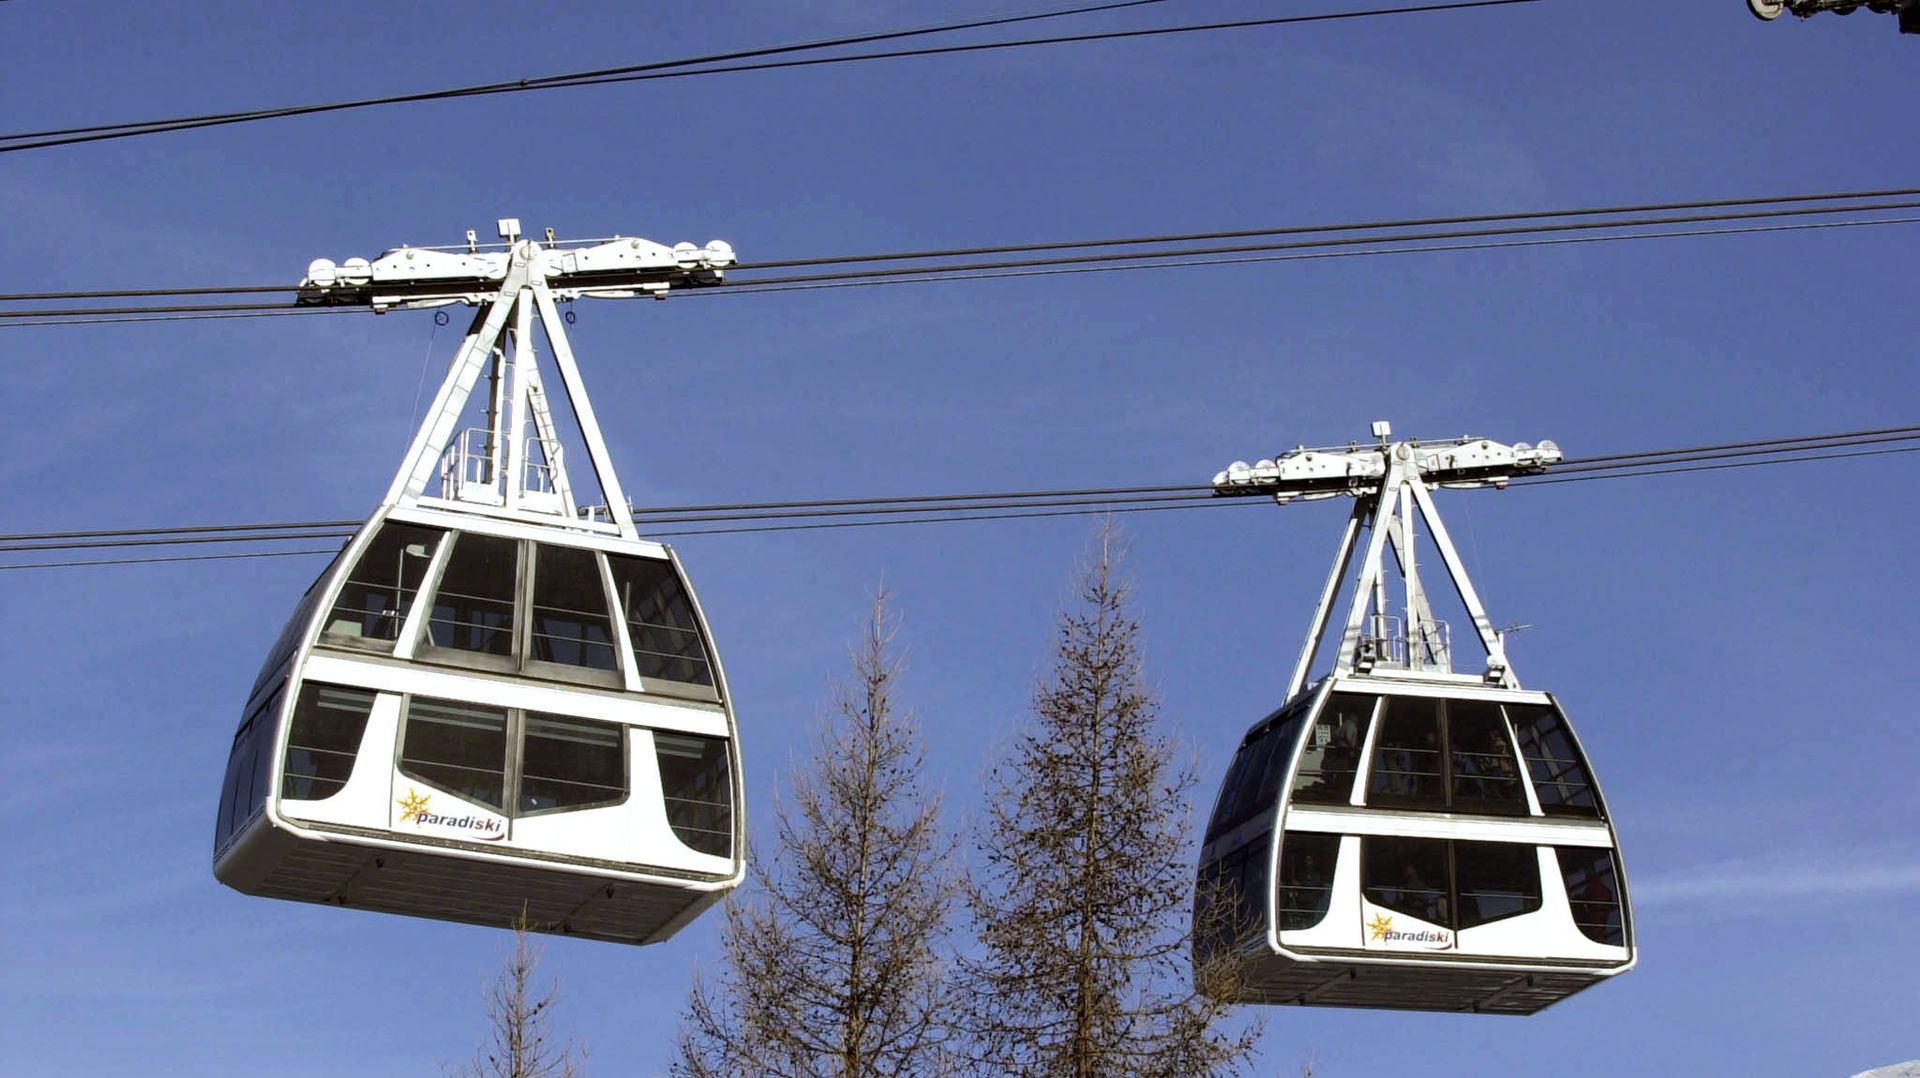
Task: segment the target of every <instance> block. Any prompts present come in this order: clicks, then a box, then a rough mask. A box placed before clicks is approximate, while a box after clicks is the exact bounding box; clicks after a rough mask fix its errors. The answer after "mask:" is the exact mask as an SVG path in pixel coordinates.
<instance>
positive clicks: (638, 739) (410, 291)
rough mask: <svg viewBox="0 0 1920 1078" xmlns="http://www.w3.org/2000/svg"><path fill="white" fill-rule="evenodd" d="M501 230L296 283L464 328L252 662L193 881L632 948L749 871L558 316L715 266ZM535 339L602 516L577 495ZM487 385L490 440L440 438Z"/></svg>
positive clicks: (685, 671)
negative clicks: (405, 437) (458, 305)
mask: <svg viewBox="0 0 1920 1078" xmlns="http://www.w3.org/2000/svg"><path fill="white" fill-rule="evenodd" d="M517 233H518V226H517V222H511V221H503V222H502V233H501V234H502V238H503V239H505V240H507V244H506V245H505V249H504V250H501V251H497V252H487V253H482V252H480V251H479V250H478V245H477V244H473V243H472V234H471V233H469V249H468V250H467V251H466V252H464V253H461V252H453V253H449V252H447V251H443V250H436V249H428V248H402V249H401V250H399V251H396V252H392V253H390V254H388V255H386V256H383V257H382V258H381V259H380V260H379V261H376V262H373V263H371V264H369V263H366V262H358V263H357V264H356V263H355V262H349V263H347V264H346V265H345V266H343V267H335V266H333V265H332V263H330V262H324V260H323V261H322V262H318V263H316V264H315V266H314V267H313V268H312V269H310V271H309V274H308V278H307V281H306V282H305V284H303V286H302V297H303V299H305V300H306V301H308V302H318V303H366V304H368V305H371V306H373V307H374V308H375V309H377V310H383V311H384V310H387V309H390V308H395V307H407V306H426V305H439V304H444V303H447V302H449V301H451V300H465V301H466V302H473V303H475V304H476V305H477V306H479V307H480V308H481V310H480V312H479V313H478V314H477V315H476V317H475V319H474V321H473V325H472V328H471V329H470V330H469V332H468V334H467V336H466V339H465V341H464V342H463V344H462V345H461V348H460V350H459V352H458V353H457V354H456V356H455V358H454V361H453V363H452V366H451V368H450V369H449V372H448V375H447V379H446V381H445V383H444V384H443V385H442V387H441V389H440V392H439V395H438V397H437V399H436V400H435V401H434V403H433V406H432V407H431V408H430V409H429V411H428V418H427V419H426V421H425V422H424V423H423V424H422V426H421V428H420V430H419V431H418V433H417V434H416V436H415V439H414V443H413V446H412V449H411V450H410V452H409V456H408V458H407V460H406V461H405V462H404V463H403V465H402V467H401V469H400V472H399V474H398V475H397V476H396V477H395V479H394V483H393V486H392V488H391V489H390V490H389V492H388V495H387V497H386V499H385V500H384V502H383V503H382V504H381V506H380V508H379V509H378V510H377V511H375V512H374V514H373V515H372V517H371V518H369V519H368V520H367V522H366V524H365V525H363V526H362V527H361V528H360V529H359V531H358V532H357V533H356V534H355V535H354V536H353V538H352V539H351V540H350V541H349V542H348V543H347V544H346V546H345V547H344V548H343V549H342V550H341V552H340V553H339V555H338V556H337V557H336V558H335V559H334V561H333V563H332V564H331V565H330V566H329V567H328V568H327V569H326V570H325V571H324V572H322V573H321V574H320V577H319V579H317V580H315V581H314V583H313V586H312V587H310V588H309V589H308V590H307V592H306V595H305V596H304V598H302V599H301V601H300V603H299V605H298V606H297V607H296V608H295V609H294V612H293V615H292V617H291V618H289V619H288V621H287V624H286V627H285V629H284V630H283V631H282V632H281V634H280V637H279V639H278V641H276V642H275V643H274V644H273V646H272V648H271V649H270V650H269V653H268V656H267V659H266V662H265V663H264V664H263V666H262V667H261V670H260V674H259V677H258V678H257V679H256V680H255V682H254V685H253V689H252V691H251V692H250V693H249V695H248V700H247V703H246V706H245V708H244V709H243V710H242V717H241V721H240V725H239V729H238V731H237V732H236V733H235V735H234V739H233V748H232V753H231V756H230V758H229V760H228V763H227V773H226V781H225V783H224V786H223V789H222V792H221V797H220V805H219V809H218V814H217V820H216V824H215V836H214V857H213V870H214V875H215V876H216V877H217V878H218V879H219V880H220V881H221V882H222V883H224V884H226V885H227V886H229V887H232V888H234V889H236V890H239V891H242V892H244V893H246V894H251V895H260V896H264V897H269V898H283V899H292V900H296V901H303V902H317V903H328V904H333V905H339V906H350V907H354V908H358V909H367V910H378V911H383V912H388V913H398V914H408V915H412V916H418V917H429V918H436V919H443V920H451V921H463V922H471V923H476V924H483V925H493V926H503V927H505V926H513V925H516V924H524V925H525V926H526V927H528V928H531V929H533V930H537V931H545V932H556V933H570V934H573V935H578V936H584V937H588V938H593V939H602V940H611V941H618V942H624V943H635V944H641V943H651V942H655V941H658V940H663V939H666V938H667V937H669V936H671V935H673V933H674V932H675V931H677V930H678V929H679V928H680V927H682V926H683V925H685V924H687V923H688V922H690V921H691V920H693V918H695V917H696V916H698V915H699V913H700V912H701V911H702V910H704V909H706V908H707V907H708V906H710V905H711V904H713V903H714V902H715V901H717V900H718V899H719V898H720V897H721V896H722V895H724V894H725V893H726V892H727V891H728V890H729V889H731V888H732V887H734V886H735V885H737V884H738V883H739V882H740V880H741V878H742V875H743V873H744V868H745V856H744V855H745V838H744V836H743V834H742V833H741V821H742V820H743V819H744V809H743V804H742V800H741V790H740V785H741V784H740V754H739V748H738V744H737V740H736V729H735V722H734V714H733V709H732V704H731V699H730V697H729V695H728V692H727V683H726V676H725V673H724V671H723V670H722V668H721V665H720V658H719V655H718V653H717V652H716V651H715V650H714V646H713V640H712V636H711V634H710V632H709V631H708V627H707V623H706V619H705V617H704V616H703V615H702V613H701V610H700V605H699V602H698V600H697V599H696V598H695V596H694V592H693V589H692V587H691V585H690V584H689V583H688V581H687V577H686V574H685V572H684V571H683V570H682V567H681V565H680V562H679V560H678V559H677V558H676V557H675V556H674V554H673V552H672V551H671V550H670V549H668V548H667V547H665V546H662V545H661V544H658V543H654V542H648V541H646V540H644V539H642V538H640V537H639V535H638V534H637V531H636V529H635V526H634V522H633V519H632V515H631V513H630V511H629V510H628V508H627V504H626V500H625V497H624V495H623V494H622V492H621V487H620V484H619V481H618V478H617V477H616V476H615V475H614V472H613V470H612V468H611V466H610V463H609V462H608V459H607V451H606V446H605V444H604V441H603V440H602V438H601V435H600V430H599V427H598V425H597V423H596V420H595V417H594V413H593V410H592V406H591V404H590V403H589V402H588V400H587V397H586V394H585V392H584V389H583V387H582V386H581V384H580V381H579V374H578V370H577V368H576V366H575V363H574V359H573V355H572V352H571V349H570V348H569V346H568V344H567V341H566V335H565V332H564V330H563V329H562V328H561V326H560V320H559V319H558V318H557V317H555V306H554V300H555V296H556V295H559V296H561V297H562V298H573V297H574V296H577V295H583V294H584V295H596V294H614V295H634V294H660V293H662V292H663V291H664V290H665V289H666V288H669V287H676V286H693V285H706V284H713V283H717V282H718V281H719V280H720V271H721V267H723V266H725V265H727V264H730V262H731V260H732V251H731V249H730V248H727V247H726V246H725V245H724V244H719V243H715V244H710V245H708V247H706V248H700V249H695V248H692V247H691V245H682V246H681V247H680V248H667V247H664V246H661V245H659V244H653V243H649V242H647V241H642V240H625V239H622V240H618V241H614V242H609V243H606V244H601V245H599V246H596V247H588V248H584V249H571V250H569V249H560V248H553V249H543V248H542V247H541V245H539V244H536V243H532V242H523V241H520V240H519V239H518V234H517ZM549 241H550V242H551V237H549ZM583 272H591V273H592V274H593V276H592V277H590V278H589V277H584V276H581V274H582V273H583ZM534 321H539V322H541V323H542V324H543V326H544V328H545V330H546V338H547V340H548V342H549V344H550V345H551V351H552V354H553V358H554V360H555V363H556V366H557V367H558V369H559V372H560V375H561V379H562V382H563V384H564V387H565V390H566V392H567V395H568V398H569V400H570V401H571V404H572V409H573V413H574V418H575V419H576V420H577V424H578V427H579V433H580V436H581V440H582V441H583V442H584V443H585V446H586V449H587V456H588V458H589V463H590V464H591V466H592V469H593V471H594V473H595V475H596V476H597V478H598V481H599V486H600V491H601V493H602V494H604V495H605V498H606V502H605V505H604V506H600V507H595V508H582V507H580V506H579V505H577V504H576V501H575V495H574V488H573V483H572V478H571V477H570V475H569V473H568V470H567V468H566V467H565V461H564V454H563V452H562V443H561V441H560V439H559V437H558V434H557V430H556V427H555V421H554V417H553V414H552V410H551V409H550V408H549V406H548V402H547V400H546V397H545V395H544V390H543V387H542V383H541V380H540V375H539V371H538V369H537V365H536V363H535V357H534V342H533V339H532V323H533V322H534ZM483 371H484V372H485V373H487V375H488V381H489V387H490V393H489V395H488V397H487V399H486V401H485V426H481V427H475V428H472V429H469V430H466V431H464V432H462V433H460V434H459V435H458V436H455V434H454V430H455V427H456V426H457V424H458V422H459V420H460V418H461V417H462V415H463V412H464V411H465V409H466V406H467V398H468V396H469V394H470V393H471V390H472V389H473V388H474V387H475V385H476V384H477V383H478V381H479V376H480V374H481V373H482V372H483Z"/></svg>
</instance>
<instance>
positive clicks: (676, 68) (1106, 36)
mask: <svg viewBox="0 0 1920 1078" xmlns="http://www.w3.org/2000/svg"><path fill="white" fill-rule="evenodd" d="M1158 2H1161V0H1131V2H1128V3H1112V4H1099V5H1093V6H1089V7H1082V8H1072V9H1067V10H1062V11H1049V12H1041V13H1036V14H1030V15H1024V16H1013V17H1002V18H997V19H982V20H974V21H973V22H970V23H952V24H947V25H944V26H937V27H926V28H921V29H917V30H903V31H888V32H884V33H878V34H867V35H860V36H857V37H848V38H838V39H832V40H827V41H816V42H805V43H800V44H794V45H780V46H773V47H770V48H764V49H747V50H741V51H737V52H732V53H718V54H713V55H709V56H701V57H688V58H684V59H679V60H663V61H657V62H654V63H647V64H631V65H626V66H623V67H613V68H601V69H599V70H597V71H581V72H572V73H568V74H562V75H546V76H540V77H537V78H528V79H518V80H514V81H511V82H496V83H485V84H482V85H478V86H464V87H456V88H452V89H445V90H428V91H422V92H418V93H410V94H395V95H391V96H386V97H370V98H360V99H357V100H350V101H333V102H325V103H320V104H312V105H293V106H287V107H282V108H266V109H253V110H248V111H242V112H224V113H209V114H204V115H199V116H181V117H174V118H171V119H163V120H136V121H129V122H124V123H113V124H96V125H92V126H89V127H70V128H59V129H52V130H46V131H25V132H18V133H15V134H10V135H0V153H12V152H14V151H18V150H32V149H44V148H48V147H53V146H69V145H74V144H77V143H85V142H102V141H107V140H110V139H122V138H134V137H137V136H140V135H153V134H160V133H163V132H168V131H190V130H195V129H198V128H203V127H219V126H225V125H229V124H238V123H250V122H254V121H258V120H271V119H284V118H287V117H292V116H307V115H313V114H317V113H327V112H343V111H347V110H350V109H363V108H372V107H376V106H382V105H398V104H406V103H416V102H424V101H439V100H446V99H452V98H463V97H482V96H489V95H495V94H512V93H527V92H531V91H535V90H556V89H567V88H574V87H582V86H606V85H612V84H618V83H629V82H645V81H654V80H660V79H677V78H692V77H695V76H702V75H720V74H735V73H741V72H752V71H773V70H780V69H786V68H800V67H820V66H826V65H831V64H846V63H857V62H863V61H872V60H896V59H907V58H914V57H928V56H943V55H957V54H963V53H974V52H989V51H996V50H1002V49H1019V48H1034V47H1040V46H1050V45H1070V44H1085V43H1089V42H1095V41H1117V40H1126V39H1132V38H1147V37H1166V36H1171V35H1176V34H1198V33H1209V32H1218V31H1224V30H1249V29H1255V28H1261V27H1275V26H1287V25H1297V24H1304V23H1318V22H1333V21H1339V20H1348V19H1365V18H1377V17H1382V16H1388V15H1416V14H1429V13H1437V12H1448V11H1465V10H1469V9H1474V8H1496V7H1512V6H1517V5H1522V4H1534V3H1539V2H1541V0H1455V2H1449V3H1431V4H1420V5H1414V6H1405V7H1388V8H1371V9H1366V10H1358V11H1335V12H1325V13H1321V14H1315V15H1286V16H1277V17H1271V18H1264V19H1237V20H1233V21H1229V22H1214V23H1193V24H1186V25H1180V26H1161V27H1152V28H1147V29H1140V30H1111V31H1103V32H1097V33H1084V34H1065V35H1059V36H1055V37H1042V38H1024V39H1017V40H1012V41H989V42H976V43H972V44H966V45H939V46H926V47H922V48H913V49H896V50H889V51H882V52H867V53H842V54H837V55H833V56H823V57H810V58H803V59H788V60H759V61H755V62H751V63H731V62H724V61H733V60H739V59H746V58H751V57H761V56H775V55H781V54H787V53H794V52H803V51H813V50H818V49H828V48H835V47H845V46H849V45H854V44H862V43H869V42H874V41H884V40H897V39H900V38H906V37H915V36H922V35H926V34H937V33H952V32H958V31H962V30H972V29H981V28H985V27H992V26H1004V25H1008V24H1011V23H1015V22H1030V21H1034V20H1039V19H1051V18H1060V17H1063V16H1068V15H1080V14H1088V13H1092V12H1098V11H1109V10H1115V9H1119V8H1125V7H1136V6H1142V5H1144V4H1148V3H1158ZM703 65H704V66H703Z"/></svg>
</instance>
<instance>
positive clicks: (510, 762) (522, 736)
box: [393, 693, 730, 820]
mask: <svg viewBox="0 0 1920 1078" xmlns="http://www.w3.org/2000/svg"><path fill="white" fill-rule="evenodd" d="M416 699H418V700H425V701H428V702H431V703H446V704H453V705H456V706H467V707H472V706H479V707H496V706H497V705H493V704H477V705H476V704H474V703H472V702H470V701H462V700H446V699H444V698H442V697H436V696H428V695H425V694H421V693H404V694H401V695H400V721H399V724H398V730H397V733H396V735H395V737H394V742H393V767H394V770H395V771H397V772H399V773H400V774H402V775H405V776H406V777H407V778H409V779H412V780H414V781H415V782H420V783H424V784H426V785H428V786H432V787H433V789H434V791H435V792H436V793H444V794H447V795H449V796H452V797H458V798H460V799H461V800H463V801H467V802H470V803H473V804H476V805H479V806H480V807H481V808H484V809H486V810H487V811H490V812H493V813H495V814H496V815H498V816H500V817H502V818H504V819H507V820H526V819H534V818H537V817H541V816H554V815H558V814H560V813H565V812H580V811H583V810H586V809H603V808H615V807H617V806H620V805H624V804H626V803H627V802H628V801H630V800H632V799H633V755H632V750H633V733H632V732H633V731H634V730H635V729H648V728H647V727H634V726H630V725H628V724H627V723H623V722H611V721H609V720H606V719H595V718H589V717H587V716H584V715H563V714H559V713H557V712H551V711H539V710H536V709H533V708H519V707H500V708H499V710H501V711H504V712H506V730H505V739H506V750H505V753H504V758H503V763H502V774H501V797H500V800H501V803H502V804H501V807H500V808H497V809H496V808H494V807H493V806H491V805H487V804H484V803H482V802H477V801H474V800H473V799H472V798H470V797H467V796H466V795H465V794H462V793H460V792H458V791H456V790H449V789H446V788H445V787H444V786H442V785H440V784H439V783H437V782H435V781H434V780H432V779H429V778H426V777H425V776H422V775H419V774H417V773H415V772H413V771H410V770H408V769H407V767H406V765H405V760H404V754H405V750H406V744H407V732H408V730H409V729H410V728H411V725H412V722H413V704H414V701H415V700H416ZM529 717H537V718H540V719H546V720H549V721H555V722H575V723H583V724H588V725H593V726H603V727H610V728H612V729H613V730H614V731H615V733H616V735H617V736H618V737H619V739H620V743H619V748H618V750H617V751H618V756H619V760H620V777H621V792H620V796H619V797H615V798H605V799H602V800H599V801H593V802H582V803H580V804H577V805H555V806H553V807H550V808H539V809H522V808H521V807H520V797H521V785H522V780H523V779H524V778H525V775H526V731H527V726H528V723H527V720H528V718H529ZM723 740H730V739H723ZM560 781H565V780H560ZM595 785H598V784H595Z"/></svg>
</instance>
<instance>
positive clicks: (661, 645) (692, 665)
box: [607, 555, 713, 686]
mask: <svg viewBox="0 0 1920 1078" xmlns="http://www.w3.org/2000/svg"><path fill="white" fill-rule="evenodd" d="M607 564H608V566H609V568H611V569H612V570H613V586H614V590H615V591H616V592H617V593H618V594H619V597H620V609H621V611H622V613H623V614H624V616H625V617H626V619H627V632H628V634H629V635H630V636H631V637H632V639H633V658H634V663H635V665H636V666H637V668H638V669H639V671H640V676H641V677H645V678H658V679H661V680H663V681H678V682H681V683H683V684H689V685H706V686H712V685H713V669H712V666H711V665H710V664H709V662H708V659H707V648H706V644H705V642H704V641H702V640H701V639H700V623H699V619H698V618H696V617H695V616H694V612H693V601H692V600H691V599H689V598H688V597H687V592H686V589H685V588H684V587H682V586H681V584H680V577H679V574H677V573H675V572H674V570H673V566H672V564H671V563H669V562H664V561H654V560H652V559H649V558H628V557H622V556H619V555H608V557H607Z"/></svg>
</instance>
